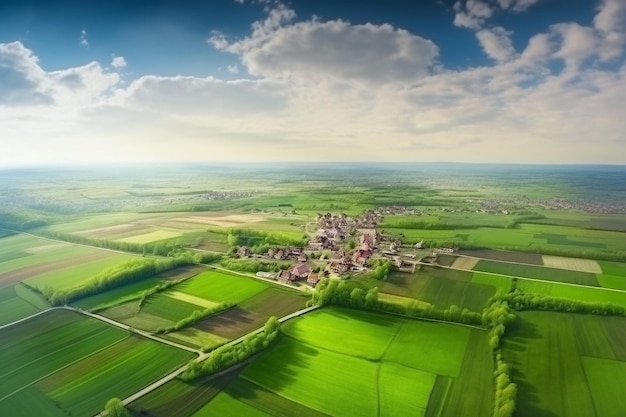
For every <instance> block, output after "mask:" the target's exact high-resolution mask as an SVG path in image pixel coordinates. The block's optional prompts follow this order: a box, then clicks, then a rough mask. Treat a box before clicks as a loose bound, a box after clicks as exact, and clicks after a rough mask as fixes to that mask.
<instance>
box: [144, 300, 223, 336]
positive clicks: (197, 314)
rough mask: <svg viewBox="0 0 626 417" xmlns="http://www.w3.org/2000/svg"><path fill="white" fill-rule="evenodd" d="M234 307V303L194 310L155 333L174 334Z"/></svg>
mask: <svg viewBox="0 0 626 417" xmlns="http://www.w3.org/2000/svg"><path fill="white" fill-rule="evenodd" d="M234 306H235V304H234V303H219V304H216V305H214V306H213V307H210V308H206V309H204V310H196V311H194V312H193V313H191V314H190V315H189V316H187V317H185V318H183V319H180V320H179V321H177V322H176V323H175V324H174V325H173V326H170V327H160V328H158V329H156V331H155V333H161V334H165V333H170V332H175V331H177V330H181V329H183V328H185V327H188V326H190V325H192V324H195V323H197V322H199V321H200V320H203V319H206V318H207V317H210V316H212V315H214V314H218V313H221V312H222V311H224V310H228V309H229V308H231V307H234Z"/></svg>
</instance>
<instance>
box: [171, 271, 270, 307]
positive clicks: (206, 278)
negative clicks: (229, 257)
mask: <svg viewBox="0 0 626 417" xmlns="http://www.w3.org/2000/svg"><path fill="white" fill-rule="evenodd" d="M268 287H269V284H266V283H264V282H262V281H259V280H256V279H254V278H249V277H244V276H241V275H236V274H231V273H228V272H222V271H218V270H213V271H207V272H204V273H202V274H199V275H198V276H195V277H193V278H192V279H190V280H188V281H186V282H184V283H182V284H181V285H180V286H177V291H180V292H183V293H187V294H191V295H194V296H196V297H201V298H205V299H207V300H211V301H216V302H228V303H240V302H242V301H243V300H245V299H247V298H250V297H252V296H254V295H256V294H258V293H260V292H261V291H263V290H264V289H266V288H268Z"/></svg>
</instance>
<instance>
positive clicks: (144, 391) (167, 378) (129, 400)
mask: <svg viewBox="0 0 626 417" xmlns="http://www.w3.org/2000/svg"><path fill="white" fill-rule="evenodd" d="M317 308H318V306H312V307H308V308H305V309H302V310H298V311H296V312H294V313H291V314H289V315H287V316H284V317H281V318H280V319H278V321H279V322H280V323H283V322H285V321H287V320H289V319H292V318H294V317H298V316H301V315H303V314H306V313H308V312H310V311H313V310H315V309H317ZM262 331H263V327H261V328H259V329H256V330H254V331H252V332H250V333H248V334H246V335H244V336H241V337H239V338H237V339H234V340H231V341H230V342H228V343H226V344H224V345H223V346H233V345H236V344H238V343H241V342H242V341H243V340H244V339H245V338H246V337H248V336H250V335H255V334H257V333H260V332H262ZM211 354H212V352H207V353H202V354H201V355H200V356H199V357H198V358H197V359H196V361H197V362H200V361H203V360H205V359H207V358H208V357H209V356H211ZM238 365H239V364H235V365H233V366H238ZM188 368H189V364H186V365H183V366H181V367H180V368H178V369H176V370H175V371H173V372H171V373H169V374H167V375H165V376H164V377H163V378H161V379H159V380H158V381H154V382H153V383H152V384H150V385H148V386H147V387H145V388H144V389H142V390H141V391H137V392H136V393H134V394H133V395H131V396H130V397H126V398H124V399H123V400H122V403H123V404H124V405H128V404H131V403H132V402H133V401H137V400H138V399H139V398H141V397H143V396H144V395H147V394H149V393H151V392H152V391H154V390H156V389H157V388H160V387H162V386H163V385H165V384H167V383H168V382H170V381H171V380H173V379H174V378H176V377H177V376H179V375H180V374H182V373H183V372H185V371H186V370H187V369H188ZM225 371H226V370H224V371H221V372H225ZM101 416H102V415H101V414H97V415H96V416H95V417H101Z"/></svg>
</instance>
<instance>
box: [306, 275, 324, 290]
mask: <svg viewBox="0 0 626 417" xmlns="http://www.w3.org/2000/svg"><path fill="white" fill-rule="evenodd" d="M320 279H321V277H320V274H317V273H315V272H311V273H310V274H309V277H308V278H307V280H306V283H307V284H309V287H311V288H315V287H316V286H317V284H318V283H319V282H320Z"/></svg>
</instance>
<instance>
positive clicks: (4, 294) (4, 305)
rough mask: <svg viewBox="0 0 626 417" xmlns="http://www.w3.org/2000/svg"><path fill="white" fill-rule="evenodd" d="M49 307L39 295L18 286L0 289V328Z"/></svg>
mask: <svg viewBox="0 0 626 417" xmlns="http://www.w3.org/2000/svg"><path fill="white" fill-rule="evenodd" d="M48 307H49V304H48V302H47V301H46V300H45V299H44V298H43V297H41V296H40V295H39V294H37V293H34V292H33V291H31V290H30V289H29V288H28V287H25V286H23V285H20V284H15V285H10V286H8V287H2V288H0V326H2V325H4V324H8V323H12V322H14V321H17V320H20V319H23V318H25V317H28V316H30V315H32V314H35V313H37V312H39V311H41V310H45V309H46V308H48Z"/></svg>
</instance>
